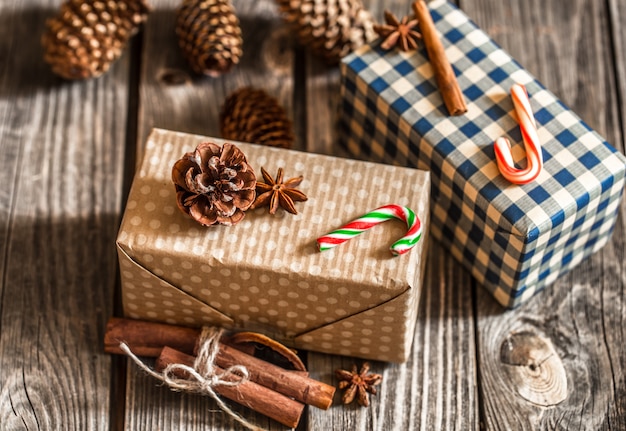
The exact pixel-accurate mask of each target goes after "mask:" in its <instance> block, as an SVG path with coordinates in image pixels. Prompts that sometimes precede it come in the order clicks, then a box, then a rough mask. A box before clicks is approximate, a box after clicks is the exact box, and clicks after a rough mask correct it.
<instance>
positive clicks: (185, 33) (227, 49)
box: [176, 0, 243, 77]
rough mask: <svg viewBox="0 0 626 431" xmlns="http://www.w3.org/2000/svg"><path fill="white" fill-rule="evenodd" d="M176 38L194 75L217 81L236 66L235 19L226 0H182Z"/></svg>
mask: <svg viewBox="0 0 626 431" xmlns="http://www.w3.org/2000/svg"><path fill="white" fill-rule="evenodd" d="M176 35H177V36H178V44H179V46H180V48H181V50H182V52H183V56H184V57H185V59H186V60H187V61H188V62H189V65H190V66H191V68H192V69H193V71H194V72H196V73H200V74H204V75H208V76H212V77H217V76H219V75H221V74H223V73H226V72H228V71H229V70H230V69H231V68H232V67H233V66H234V65H235V64H237V63H239V58H240V57H241V54H242V53H243V49H242V45H243V39H242V38H241V28H240V27H239V18H237V15H236V14H235V9H234V8H233V6H232V4H231V3H230V0H184V1H183V4H182V5H181V7H180V8H179V9H178V12H177V18H176Z"/></svg>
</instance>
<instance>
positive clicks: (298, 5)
mask: <svg viewBox="0 0 626 431" xmlns="http://www.w3.org/2000/svg"><path fill="white" fill-rule="evenodd" d="M276 2H277V3H278V6H279V8H280V10H281V12H282V13H283V17H284V19H285V21H287V22H288V23H289V24H290V25H291V27H292V29H293V31H294V32H295V33H296V36H297V37H298V39H299V41H300V43H301V44H302V45H304V46H306V47H309V48H310V49H311V50H312V52H313V53H314V54H316V55H319V56H321V57H323V58H324V59H325V60H326V61H327V62H328V63H329V64H336V63H338V62H339V60H340V59H341V58H342V57H344V56H345V55H347V54H349V53H350V52H352V51H353V50H355V49H356V48H358V47H359V46H361V45H363V44H365V43H367V42H371V41H372V40H374V39H376V37H377V36H376V33H375V32H374V24H375V22H374V18H373V17H372V15H371V14H370V12H369V11H368V10H367V9H366V8H365V7H364V6H363V3H361V0H276Z"/></svg>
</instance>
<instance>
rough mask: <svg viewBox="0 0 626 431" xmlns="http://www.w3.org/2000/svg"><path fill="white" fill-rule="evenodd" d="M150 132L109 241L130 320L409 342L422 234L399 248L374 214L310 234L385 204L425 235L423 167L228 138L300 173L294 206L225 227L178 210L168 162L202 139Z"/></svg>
mask: <svg viewBox="0 0 626 431" xmlns="http://www.w3.org/2000/svg"><path fill="white" fill-rule="evenodd" d="M206 141H211V142H216V143H222V142H223V141H221V140H219V139H213V138H207V137H202V136H195V135H187V134H183V133H176V132H170V131H165V130H154V131H153V132H152V133H151V135H150V137H149V139H148V142H147V144H146V149H145V155H144V158H143V162H142V163H141V166H140V168H139V170H138V172H137V173H136V175H135V178H134V180H133V184H132V187H131V190H130V194H129V198H128V203H127V205H126V210H125V213H124V217H123V220H122V224H121V227H120V232H119V235H118V239H117V249H118V255H119V261H120V270H121V281H122V301H123V308H124V313H125V315H126V316H127V317H130V318H135V319H144V320H152V321H162V322H165V323H171V324H179V325H188V326H202V325H218V326H222V327H226V328H231V329H242V330H252V331H258V332H262V333H264V334H266V335H268V336H270V337H273V338H275V339H277V340H278V341H281V342H283V343H285V344H287V345H289V346H292V347H295V348H301V349H307V350H315V351H321V352H329V353H336V354H341V355H350V356H358V357H363V358H369V359H376V360H383V361H393V362H402V361H405V360H406V359H407V355H408V354H409V351H410V348H411V342H412V340H413V333H414V327H415V323H416V315H417V306H418V300H419V296H420V290H421V282H422V278H423V273H424V262H425V254H424V253H425V250H426V248H425V247H426V246H425V244H426V237H427V235H425V234H422V235H423V236H422V238H421V239H420V240H419V241H418V243H417V245H416V246H415V247H414V248H413V249H412V250H410V251H409V252H408V253H407V254H404V255H402V256H396V257H394V256H393V255H392V254H391V253H390V252H389V246H390V245H391V244H392V243H393V242H394V241H395V240H397V239H398V238H400V237H402V236H404V235H405V234H406V232H407V225H406V223H403V222H401V221H399V220H392V221H389V222H386V223H382V224H381V225H380V226H376V227H375V228H372V229H369V230H367V231H366V232H363V233H362V234H361V235H359V236H357V237H355V238H352V239H350V240H349V241H347V242H345V243H343V244H341V245H339V246H337V247H335V248H332V249H330V250H326V251H323V252H320V251H318V249H317V244H316V239H317V238H318V237H321V236H323V235H324V234H327V233H329V232H330V231H333V230H335V229H337V228H339V227H340V226H342V225H344V224H345V223H347V222H349V221H351V220H353V219H355V218H358V217H360V216H361V215H363V214H364V213H367V212H370V211H371V210H373V209H375V208H378V207H380V206H382V205H386V204H390V203H394V204H398V205H402V206H406V207H408V208H411V209H412V210H413V211H415V213H416V214H417V216H418V217H419V219H420V221H421V223H422V225H423V232H424V233H426V232H427V230H428V229H427V227H428V221H429V195H430V175H429V173H428V172H424V171H419V170H416V169H410V168H402V167H394V166H387V165H382V164H375V163H368V162H361V161H355V160H347V159H340V158H334V157H329V156H323V155H316V154H308V153H302V152H298V151H291V150H284V149H277V148H270V147H266V146H259V145H253V144H244V143H241V144H240V143H236V145H237V147H239V148H240V149H241V150H242V151H243V152H244V153H245V154H246V156H247V160H248V163H249V164H250V165H251V166H252V168H253V169H254V171H255V173H256V176H257V179H258V180H260V181H262V178H261V175H260V169H261V167H263V168H265V170H267V172H268V173H270V174H271V175H274V174H275V173H276V172H277V170H278V168H280V167H282V168H284V170H285V179H287V178H291V177H297V176H300V175H302V176H303V177H304V180H303V182H302V183H301V184H300V186H298V189H299V190H301V191H302V192H303V193H305V194H306V195H307V197H308V200H307V201H306V202H296V209H297V211H298V214H297V215H293V214H290V213H287V212H286V211H284V210H282V209H281V208H279V209H278V211H277V212H276V214H275V215H271V214H270V213H269V211H268V208H257V209H254V210H248V211H246V213H245V217H244V219H243V220H241V221H240V222H239V223H237V224H235V225H232V226H224V225H217V226H209V227H205V226H202V225H200V224H198V223H196V222H195V221H194V220H193V219H192V218H191V217H189V216H188V215H187V214H185V213H183V212H182V211H180V210H179V209H178V207H177V203H176V192H175V188H174V184H173V182H172V179H171V178H172V177H171V175H172V167H173V165H174V163H175V162H176V161H177V160H178V159H180V158H181V157H182V156H183V154H185V153H187V152H192V151H193V150H194V149H195V148H196V146H197V145H198V144H199V143H201V142H206Z"/></svg>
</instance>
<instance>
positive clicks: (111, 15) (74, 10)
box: [41, 0, 149, 79]
mask: <svg viewBox="0 0 626 431" xmlns="http://www.w3.org/2000/svg"><path fill="white" fill-rule="evenodd" d="M148 11H149V6H148V4H147V3H146V2H145V0H108V1H97V0H92V1H81V0H67V1H66V2H65V3H63V4H62V5H61V9H60V11H59V14H58V15H57V16H56V17H54V18H52V19H49V20H48V21H47V23H46V27H47V28H46V31H45V33H44V34H43V36H42V38H41V43H42V45H43V48H44V60H45V61H46V62H47V63H49V64H50V65H51V66H52V71H53V72H54V73H56V74H57V75H59V76H62V77H63V78H66V79H86V78H93V77H96V76H100V75H101V74H103V73H104V72H106V71H107V70H108V69H109V66H110V65H111V64H112V63H113V62H114V61H115V60H117V59H118V58H119V57H120V56H121V55H122V51H123V49H124V47H125V46H126V43H127V42H128V39H130V37H131V36H132V35H133V34H135V33H136V32H137V30H138V29H139V25H141V24H142V23H143V22H144V21H145V20H146V18H147V15H148Z"/></svg>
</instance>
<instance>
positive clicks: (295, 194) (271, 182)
mask: <svg viewBox="0 0 626 431" xmlns="http://www.w3.org/2000/svg"><path fill="white" fill-rule="evenodd" d="M261 174H263V179H264V180H265V183H261V182H257V183H256V194H257V197H256V200H255V201H254V204H253V205H252V207H253V208H260V207H263V206H269V207H270V214H275V213H276V210H277V209H278V207H279V206H281V207H283V208H284V209H285V210H286V211H289V212H290V213H292V214H298V211H297V210H296V206H295V205H294V202H303V201H306V200H307V197H306V195H305V194H304V193H302V192H301V191H300V190H298V189H296V187H298V186H299V185H300V183H301V182H302V175H300V176H299V177H295V178H291V179H289V180H287V181H284V182H283V168H278V173H277V174H276V179H273V178H272V177H271V176H270V174H268V173H267V171H266V170H265V169H263V168H261Z"/></svg>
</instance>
